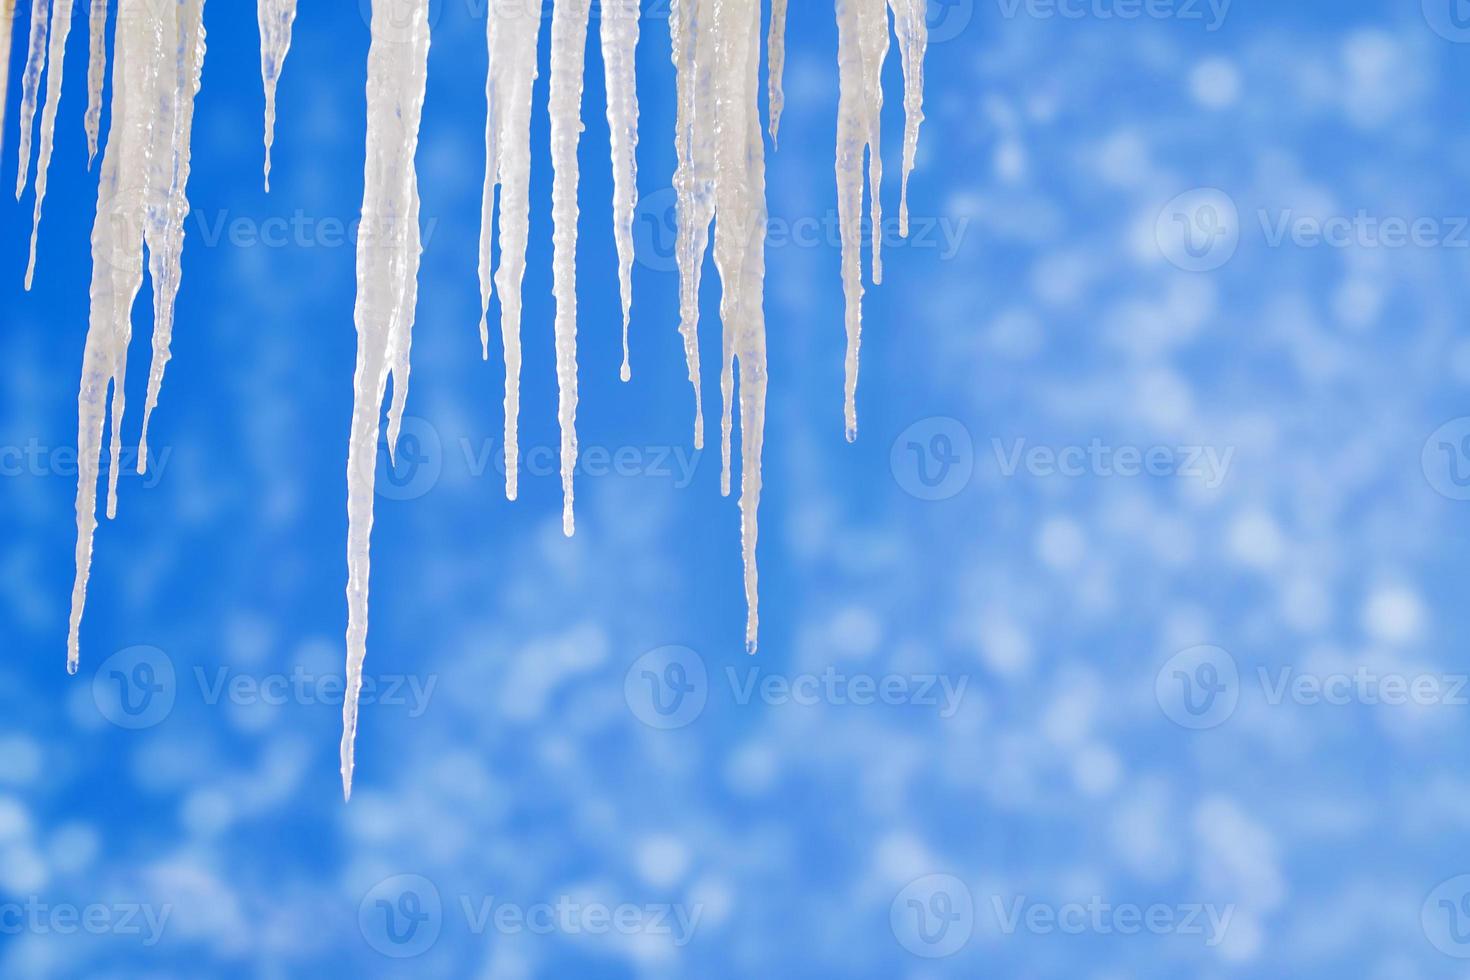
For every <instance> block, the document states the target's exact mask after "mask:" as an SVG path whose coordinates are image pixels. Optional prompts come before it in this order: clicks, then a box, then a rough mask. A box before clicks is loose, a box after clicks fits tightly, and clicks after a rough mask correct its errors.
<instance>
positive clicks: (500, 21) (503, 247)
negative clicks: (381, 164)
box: [480, 0, 541, 500]
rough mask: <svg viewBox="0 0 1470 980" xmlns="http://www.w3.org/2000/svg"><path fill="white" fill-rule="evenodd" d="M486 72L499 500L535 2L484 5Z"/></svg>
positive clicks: (510, 416) (515, 327) (512, 403)
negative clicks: (500, 358) (499, 358)
mask: <svg viewBox="0 0 1470 980" xmlns="http://www.w3.org/2000/svg"><path fill="white" fill-rule="evenodd" d="M485 32H486V43H487V46H488V48H489V52H490V68H489V72H488V73H487V75H486V79H485V100H486V116H485V194H484V198H483V201H482V212H481V216H480V348H481V354H482V356H484V357H489V343H490V335H489V323H488V317H489V312H490V297H491V295H492V293H493V292H494V290H495V289H496V288H498V289H499V290H500V339H501V344H502V346H503V348H504V352H505V495H506V497H507V498H508V499H510V500H514V499H516V492H517V487H516V484H517V476H518V474H519V471H520V464H519V456H520V446H519V439H518V435H517V429H518V419H519V416H520V406H521V387H520V386H521V281H522V280H523V279H524V278H525V274H526V240H527V238H528V237H529V232H530V220H531V200H530V185H531V91H532V89H533V88H534V86H535V83H536V47H537V44H538V43H539V40H540V34H541V0H523V2H521V3H507V2H504V0H498V2H494V3H491V4H490V5H489V8H488V11H487V17H486V27H485ZM497 186H499V187H500V266H499V267H498V268H497V269H496V270H495V274H494V276H493V277H492V276H491V273H490V259H491V237H492V235H493V233H494V227H495V188H496V187H497Z"/></svg>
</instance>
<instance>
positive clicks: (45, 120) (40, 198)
mask: <svg viewBox="0 0 1470 980" xmlns="http://www.w3.org/2000/svg"><path fill="white" fill-rule="evenodd" d="M71 10H72V0H55V2H54V3H52V5H51V23H52V25H53V26H52V29H51V53H50V54H49V55H47V62H48V67H47V69H46V108H45V109H44V110H43V111H42V113H41V155H40V159H38V160H37V161H36V205H35V212H34V214H33V216H32V217H31V255H30V259H29V260H28V261H27V263H26V290H27V291H29V290H30V288H31V281H32V280H33V279H34V278H35V275H36V238H37V236H38V235H40V233H41V205H42V203H44V202H45V200H46V175H47V171H48V170H49V169H50V167H51V148H52V146H53V145H54V143H55V138H56V108H57V106H56V104H57V103H58V102H60V101H61V79H62V75H63V66H64V65H65V63H66V38H67V35H69V34H70V33H71ZM16 196H17V197H19V196H20V188H17V189H16Z"/></svg>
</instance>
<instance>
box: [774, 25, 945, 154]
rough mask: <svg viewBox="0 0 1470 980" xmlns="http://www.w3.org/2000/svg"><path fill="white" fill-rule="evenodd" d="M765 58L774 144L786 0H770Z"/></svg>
mask: <svg viewBox="0 0 1470 980" xmlns="http://www.w3.org/2000/svg"><path fill="white" fill-rule="evenodd" d="M898 2H903V0H898ZM919 2H921V3H922V2H923V0H919ZM766 60H767V62H768V64H767V67H766V71H767V72H769V74H770V79H769V83H768V84H769V91H768V92H767V102H768V103H769V111H770V114H771V145H772V146H774V145H776V139H777V136H778V134H779V133H780V132H781V110H782V109H784V108H785V107H786V95H785V93H784V92H783V91H782V89H781V76H782V74H783V73H784V72H785V71H786V0H771V32H770V35H769V36H768V37H767V38H766Z"/></svg>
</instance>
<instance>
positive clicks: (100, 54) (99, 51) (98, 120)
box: [86, 0, 107, 170]
mask: <svg viewBox="0 0 1470 980" xmlns="http://www.w3.org/2000/svg"><path fill="white" fill-rule="evenodd" d="M87 21H88V30H89V32H90V37H89V38H88V42H89V43H90V45H91V47H90V49H89V51H88V57H87V117H86V125H87V169H88V170H91V169H92V161H93V160H95V159H96V158H97V134H98V131H99V130H100V129H101V127H102V82H103V79H104V78H105V77H106V75H107V0H92V8H91V10H90V11H89V12H88V17H87Z"/></svg>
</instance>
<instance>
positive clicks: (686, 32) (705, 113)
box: [669, 0, 715, 449]
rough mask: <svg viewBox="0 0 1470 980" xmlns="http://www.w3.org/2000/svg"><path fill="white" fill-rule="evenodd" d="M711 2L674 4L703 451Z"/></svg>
mask: <svg viewBox="0 0 1470 980" xmlns="http://www.w3.org/2000/svg"><path fill="white" fill-rule="evenodd" d="M714 9H715V5H714V3H712V2H711V0H670V4H669V34H670V38H671V40H672V42H673V45H672V47H673V60H674V69H675V74H676V82H675V90H676V97H677V103H678V105H677V114H676V120H675V124H674V149H675V151H676V153H677V155H678V165H677V168H676V169H675V171H674V195H675V203H676V210H677V221H678V228H677V232H676V234H675V239H674V256H675V259H676V261H677V262H678V265H679V333H680V335H681V336H682V337H683V339H684V359H685V362H686V364H687V365H688V368H689V383H690V384H692V385H693V386H694V448H695V449H703V448H704V396H703V394H702V392H701V389H700V383H699V281H700V273H701V270H702V269H703V266H704V255H705V250H706V248H707V247H708V244H709V225H710V221H711V220H712V219H713V218H714V213H715V198H714V166H713V156H714V142H713V141H714V120H713V116H714V102H713V92H712V86H713V82H712V77H713V74H712V71H711V66H712V62H713V56H714V51H713V48H714V32H713V31H712V30H711V29H710V26H709V25H708V24H706V23H704V22H703V18H710V23H713V11H714Z"/></svg>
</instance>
